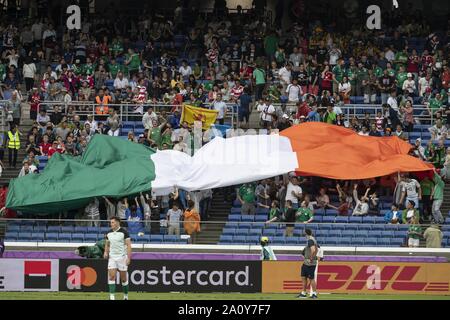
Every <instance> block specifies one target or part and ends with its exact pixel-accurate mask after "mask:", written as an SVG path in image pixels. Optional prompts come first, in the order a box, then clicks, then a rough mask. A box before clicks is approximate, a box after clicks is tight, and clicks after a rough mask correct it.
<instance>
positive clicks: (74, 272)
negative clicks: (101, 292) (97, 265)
mask: <svg viewBox="0 0 450 320" xmlns="http://www.w3.org/2000/svg"><path fill="white" fill-rule="evenodd" d="M66 274H67V288H68V289H81V286H83V287H91V286H93V285H94V284H95V283H96V282H97V272H96V271H95V270H94V269H93V268H91V267H83V268H80V267H79V266H76V265H71V266H69V267H67V270H66Z"/></svg>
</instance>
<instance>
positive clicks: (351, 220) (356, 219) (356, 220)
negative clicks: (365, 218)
mask: <svg viewBox="0 0 450 320" xmlns="http://www.w3.org/2000/svg"><path fill="white" fill-rule="evenodd" d="M348 222H349V223H362V217H349V218H348Z"/></svg>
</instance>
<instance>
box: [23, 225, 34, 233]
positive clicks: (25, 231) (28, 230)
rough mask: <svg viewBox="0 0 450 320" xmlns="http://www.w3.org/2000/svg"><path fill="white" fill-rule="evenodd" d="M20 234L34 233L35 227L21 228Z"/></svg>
mask: <svg viewBox="0 0 450 320" xmlns="http://www.w3.org/2000/svg"><path fill="white" fill-rule="evenodd" d="M20 232H21V233H31V232H33V226H21V227H20Z"/></svg>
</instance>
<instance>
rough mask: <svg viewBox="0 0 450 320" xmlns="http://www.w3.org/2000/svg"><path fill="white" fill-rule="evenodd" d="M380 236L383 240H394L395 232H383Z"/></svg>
mask: <svg viewBox="0 0 450 320" xmlns="http://www.w3.org/2000/svg"><path fill="white" fill-rule="evenodd" d="M380 235H381V237H382V238H393V237H394V231H381V233H380Z"/></svg>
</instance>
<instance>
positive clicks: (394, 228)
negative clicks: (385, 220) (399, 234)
mask: <svg viewBox="0 0 450 320" xmlns="http://www.w3.org/2000/svg"><path fill="white" fill-rule="evenodd" d="M384 230H389V231H397V230H398V225H397V224H387V225H385V226H384Z"/></svg>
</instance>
